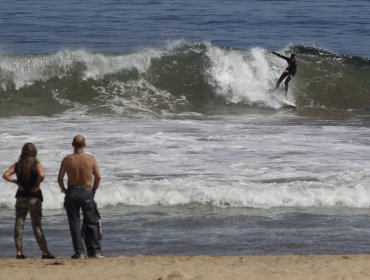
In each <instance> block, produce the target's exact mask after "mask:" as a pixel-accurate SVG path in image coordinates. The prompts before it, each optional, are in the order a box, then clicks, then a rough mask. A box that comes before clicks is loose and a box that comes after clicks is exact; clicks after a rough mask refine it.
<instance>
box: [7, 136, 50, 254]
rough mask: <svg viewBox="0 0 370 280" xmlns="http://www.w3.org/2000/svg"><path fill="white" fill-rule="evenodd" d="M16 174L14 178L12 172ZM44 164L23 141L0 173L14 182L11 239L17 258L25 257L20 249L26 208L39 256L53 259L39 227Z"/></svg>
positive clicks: (34, 148)
mask: <svg viewBox="0 0 370 280" xmlns="http://www.w3.org/2000/svg"><path fill="white" fill-rule="evenodd" d="M14 174H16V178H14V177H13V175H14ZM44 176H45V175H44V168H43V167H42V165H41V163H40V162H39V161H38V159H37V149H36V146H35V145H34V144H33V143H26V144H24V146H23V148H22V153H21V155H20V157H19V160H18V162H16V163H14V164H12V165H11V166H10V167H9V168H8V169H7V170H6V171H5V172H4V174H3V178H4V179H5V180H6V181H8V182H10V183H13V184H16V185H17V186H18V190H17V193H16V195H15V197H16V199H17V200H16V204H15V211H16V219H15V227H14V242H15V247H16V249H17V256H16V257H17V259H25V258H26V257H25V255H24V254H23V249H22V238H23V228H24V222H25V220H26V217H27V214H28V212H30V215H31V221H32V228H33V233H34V234H35V238H36V240H37V243H38V245H39V247H40V249H41V251H42V258H43V259H54V258H55V257H54V256H53V255H52V254H51V253H50V252H49V250H48V247H47V244H46V240H45V236H44V233H43V231H42V227H41V219H42V201H43V197H42V192H41V189H40V184H41V182H42V181H43V180H44Z"/></svg>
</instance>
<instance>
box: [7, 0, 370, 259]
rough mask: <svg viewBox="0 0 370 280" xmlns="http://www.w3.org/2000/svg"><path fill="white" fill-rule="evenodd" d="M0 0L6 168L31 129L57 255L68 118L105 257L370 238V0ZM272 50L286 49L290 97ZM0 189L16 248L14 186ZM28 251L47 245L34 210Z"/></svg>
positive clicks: (324, 246)
mask: <svg viewBox="0 0 370 280" xmlns="http://www.w3.org/2000/svg"><path fill="white" fill-rule="evenodd" d="M0 8H1V9H0V122H1V126H0V147H1V149H0V158H1V162H0V170H5V169H6V168H7V167H8V166H9V165H11V164H12V163H14V162H15V161H17V159H18V157H19V154H20V150H21V147H22V146H23V144H24V143H25V142H33V143H35V144H36V146H37V148H38V150H39V154H38V158H39V160H40V162H41V163H42V164H43V165H44V167H45V170H46V180H45V181H44V183H43V184H42V190H43V194H44V203H43V214H44V217H43V227H44V232H45V235H46V239H47V241H48V244H49V247H50V251H52V252H53V253H54V254H55V255H57V256H69V255H72V253H73V252H72V251H73V250H72V242H71V239H70V235H69V230H68V222H67V217H66V214H65V210H64V209H63V199H64V197H63V194H62V193H60V191H59V187H58V184H57V180H56V177H57V174H58V170H59V166H60V162H61V160H62V159H63V157H64V156H65V155H67V154H69V153H71V152H72V150H71V145H70V143H71V140H72V138H73V136H74V135H76V134H83V135H85V136H86V139H87V147H86V151H87V152H89V153H92V154H93V155H94V156H95V157H96V159H97V160H98V163H99V166H100V169H101V172H102V175H103V178H102V182H101V186H100V188H99V190H98V192H97V194H96V202H97V204H98V206H99V209H100V212H101V214H102V222H103V251H104V254H105V255H107V256H117V255H137V254H147V255H154V254H157V255H183V254H185V255H199V254H210V255H271V254H272V255H276V254H283V255H285V254H364V253H365V254H368V253H370V241H369V240H370V238H369V237H370V223H369V221H370V210H369V207H370V188H369V185H370V176H369V175H370V153H369V151H370V146H369V139H370V112H369V109H370V80H369V77H370V60H369V47H370V39H369V38H370V4H369V2H368V1H343V0H339V1H338V0H336V1H316V0H313V1H290V0H288V1H275V0H259V1H257V0H252V1H241V0H231V1H209V0H200V1H193V0H187V1H182V0H181V1H180V0H174V1H155V0H153V1H144V0H133V1H117V0H100V1H97V0H90V1H82V0H81V1H64V0H58V1H56V0H49V1H45V0H35V1H15V0H13V1H9V0H4V1H1V4H0ZM269 50H274V51H276V52H278V53H280V54H282V55H285V56H289V55H290V54H291V53H295V54H296V55H297V58H298V70H297V74H296V75H295V77H294V78H293V79H292V81H291V82H290V84H289V91H288V94H287V98H288V99H289V100H290V101H291V102H294V103H295V104H296V106H297V108H296V109H292V108H286V107H284V105H283V103H281V102H280V101H279V98H280V97H279V98H277V97H276V96H279V95H280V90H277V91H276V92H272V89H273V88H274V87H275V84H276V81H277V79H278V77H279V76H280V74H281V73H282V71H283V70H284V69H285V68H286V66H287V65H286V62H285V61H284V60H283V59H281V58H279V57H277V56H275V55H273V54H271V53H270V52H269ZM281 91H283V85H282V86H281ZM0 190H1V191H0V219H1V221H2V222H1V223H0V257H9V256H13V255H14V254H15V249H14V242H13V227H14V217H15V213H14V204H15V198H14V195H15V192H16V188H15V187H14V185H10V184H9V183H7V182H5V181H4V180H3V181H1V182H0ZM28 219H29V218H28ZM24 251H25V254H26V255H27V256H35V257H36V256H37V257H38V256H39V255H40V254H41V253H40V252H39V250H38V248H37V245H36V241H35V239H34V237H33V234H32V230H31V224H30V221H29V220H28V221H27V223H26V227H25V235H24Z"/></svg>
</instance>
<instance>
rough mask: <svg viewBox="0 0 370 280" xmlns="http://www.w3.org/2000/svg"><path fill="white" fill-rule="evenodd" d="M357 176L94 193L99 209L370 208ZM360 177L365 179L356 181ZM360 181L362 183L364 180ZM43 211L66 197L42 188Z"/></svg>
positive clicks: (7, 201)
mask: <svg viewBox="0 0 370 280" xmlns="http://www.w3.org/2000/svg"><path fill="white" fill-rule="evenodd" d="M366 172H367V171H363V174H358V173H356V172H341V173H339V174H337V175H336V176H328V177H325V178H320V179H319V180H318V179H317V178H316V179H313V178H304V177H299V178H295V177H292V178H284V179H279V178H275V179H272V180H261V181H248V180H245V181H228V182H224V183H223V182H220V181H217V180H212V179H209V178H208V179H206V178H201V177H199V176H197V177H194V176H189V177H179V178H170V177H166V178H157V179H156V178H153V179H145V180H137V178H136V179H129V180H126V181H125V182H122V183H119V182H117V181H115V182H113V181H112V182H109V181H108V182H105V185H104V187H101V188H100V189H99V191H98V192H97V194H96V197H95V199H96V202H97V204H98V205H99V207H115V206H119V205H125V206H137V207H148V206H153V205H161V206H184V205H193V204H199V205H208V206H213V207H219V208H256V209H269V208H290V207H324V208H327V207H334V208H359V209H367V208H369V207H370V190H369V188H367V185H368V183H369V182H368V181H369V180H368V179H366V178H364V177H365V176H366ZM359 177H360V178H361V180H359V179H357V178H359ZM360 181H362V182H360ZM2 189H3V191H2V193H3V194H2V196H1V198H0V207H5V208H13V207H14V203H15V199H14V195H15V189H14V187H11V186H9V185H8V184H6V185H4V186H2ZM43 194H44V203H43V207H44V208H45V209H62V208H63V199H64V195H63V194H62V193H60V190H59V187H58V186H57V185H56V184H48V185H47V186H44V187H43Z"/></svg>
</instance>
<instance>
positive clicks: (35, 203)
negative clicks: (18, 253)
mask: <svg viewBox="0 0 370 280" xmlns="http://www.w3.org/2000/svg"><path fill="white" fill-rule="evenodd" d="M28 212H30V215H31V222H32V229H33V233H34V235H35V238H36V240H37V243H38V245H39V247H40V249H41V250H42V251H46V250H47V244H46V240H45V237H44V233H43V232H42V227H41V219H42V202H41V199H39V198H35V197H19V198H17V202H16V204H15V214H16V218H15V227H14V242H15V247H16V248H17V250H21V249H22V239H23V228H24V222H25V220H26V217H27V214H28Z"/></svg>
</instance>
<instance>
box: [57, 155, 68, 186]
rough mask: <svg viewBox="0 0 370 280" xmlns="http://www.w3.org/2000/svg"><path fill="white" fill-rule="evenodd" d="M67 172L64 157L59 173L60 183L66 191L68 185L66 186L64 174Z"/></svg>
mask: <svg viewBox="0 0 370 280" xmlns="http://www.w3.org/2000/svg"><path fill="white" fill-rule="evenodd" d="M65 174H66V169H65V167H64V159H63V161H62V163H61V164H60V169H59V174H58V184H59V187H60V190H61V191H62V192H65V191H66V187H65V186H64V175H65Z"/></svg>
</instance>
